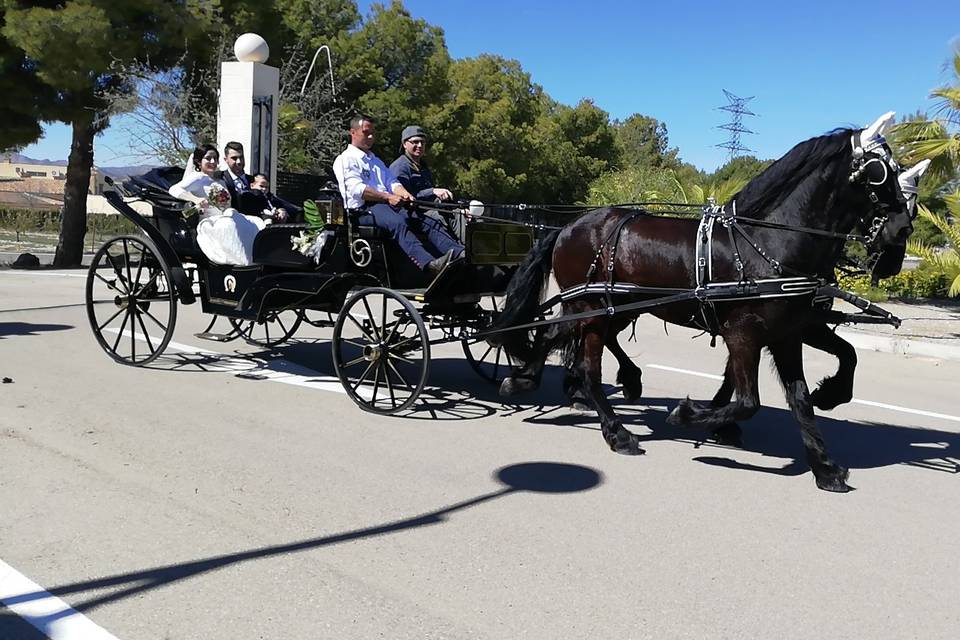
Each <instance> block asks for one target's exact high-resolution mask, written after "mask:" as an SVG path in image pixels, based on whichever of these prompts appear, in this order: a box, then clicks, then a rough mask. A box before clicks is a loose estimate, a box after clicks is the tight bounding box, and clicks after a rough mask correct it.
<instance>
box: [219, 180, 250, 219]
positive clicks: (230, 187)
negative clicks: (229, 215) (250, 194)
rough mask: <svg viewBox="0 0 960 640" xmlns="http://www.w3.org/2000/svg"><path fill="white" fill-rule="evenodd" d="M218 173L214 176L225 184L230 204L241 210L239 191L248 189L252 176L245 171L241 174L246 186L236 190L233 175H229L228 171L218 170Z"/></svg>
mask: <svg viewBox="0 0 960 640" xmlns="http://www.w3.org/2000/svg"><path fill="white" fill-rule="evenodd" d="M218 174H219V175H215V176H214V177H215V178H217V179H219V180H220V181H221V182H223V184H225V185H227V191H229V192H230V206H231V207H233V208H234V209H236V210H237V211H241V209H240V193H241V191H243V192H245V191H248V190H249V189H250V183H251V182H253V176H251V175H249V174H246V173H245V174H243V179H245V180H246V181H247V183H246V187H245V188H244V189H242V190H241V191H238V190H237V185H236V184H234V182H233V177H232V176H231V175H230V172H229V171H220V172H218Z"/></svg>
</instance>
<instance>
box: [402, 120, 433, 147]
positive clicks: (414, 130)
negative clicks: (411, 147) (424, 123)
mask: <svg viewBox="0 0 960 640" xmlns="http://www.w3.org/2000/svg"><path fill="white" fill-rule="evenodd" d="M414 136H420V137H423V138H429V137H430V136H428V135H427V132H426V131H424V130H423V127H421V126H418V125H415V124H412V125H410V126H409V127H404V129H403V134H402V135H401V136H400V144H403V143H404V142H406V141H407V140H409V139H410V138H413V137H414Z"/></svg>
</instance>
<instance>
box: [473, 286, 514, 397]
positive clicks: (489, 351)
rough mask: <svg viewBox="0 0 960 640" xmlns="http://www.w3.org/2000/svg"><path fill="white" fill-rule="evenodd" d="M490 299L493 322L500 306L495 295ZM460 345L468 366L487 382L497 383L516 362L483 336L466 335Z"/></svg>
mask: <svg viewBox="0 0 960 640" xmlns="http://www.w3.org/2000/svg"><path fill="white" fill-rule="evenodd" d="M490 299H491V300H492V302H493V313H492V314H491V315H490V321H491V322H493V320H494V319H495V318H496V317H497V315H499V313H500V308H499V306H498V305H497V298H496V296H490ZM460 345H461V346H462V347H463V355H465V356H466V357H467V363H468V364H469V365H470V368H471V369H473V370H474V371H475V372H476V373H477V375H478V376H480V377H481V378H483V379H484V380H486V381H487V382H490V383H493V384H496V385H499V384H500V383H501V382H503V379H504V378H506V377H507V376H508V375H510V371H511V369H513V367H515V366H516V364H517V363H516V362H515V361H514V359H513V357H512V356H510V354H508V353H507V352H506V350H504V348H503V347H500V346H497V347H494V346H491V345H489V344H487V341H486V340H484V339H483V338H475V337H473V336H466V337H464V338H462V339H461V340H460Z"/></svg>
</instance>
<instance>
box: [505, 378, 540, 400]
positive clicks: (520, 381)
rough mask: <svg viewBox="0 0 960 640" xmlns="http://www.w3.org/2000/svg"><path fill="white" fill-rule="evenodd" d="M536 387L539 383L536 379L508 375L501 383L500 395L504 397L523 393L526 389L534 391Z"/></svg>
mask: <svg viewBox="0 0 960 640" xmlns="http://www.w3.org/2000/svg"><path fill="white" fill-rule="evenodd" d="M536 388H537V383H536V381H535V380H531V379H530V378H514V377H512V376H507V377H506V378H504V379H503V382H501V383H500V395H501V396H503V397H509V396H512V395H516V394H518V393H523V392H524V391H533V390H534V389H536Z"/></svg>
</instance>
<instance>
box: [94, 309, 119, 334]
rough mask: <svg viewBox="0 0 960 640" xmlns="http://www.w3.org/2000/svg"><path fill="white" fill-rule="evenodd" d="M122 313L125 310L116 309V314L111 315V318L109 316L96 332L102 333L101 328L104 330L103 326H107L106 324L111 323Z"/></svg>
mask: <svg viewBox="0 0 960 640" xmlns="http://www.w3.org/2000/svg"><path fill="white" fill-rule="evenodd" d="M124 311H125V309H123V308H120V309H117V312H116V313H115V314H113V315H112V316H110V317H109V318H108V319H107V321H106V322H104V323H103V324H102V325H100V326H99V327H97V331H100V332H102V331H103V328H104V327H105V326H107V325H108V324H110V323H111V322H113V319H114V318H116V317H117V316H118V315H120V314H121V313H123V312H124Z"/></svg>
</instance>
